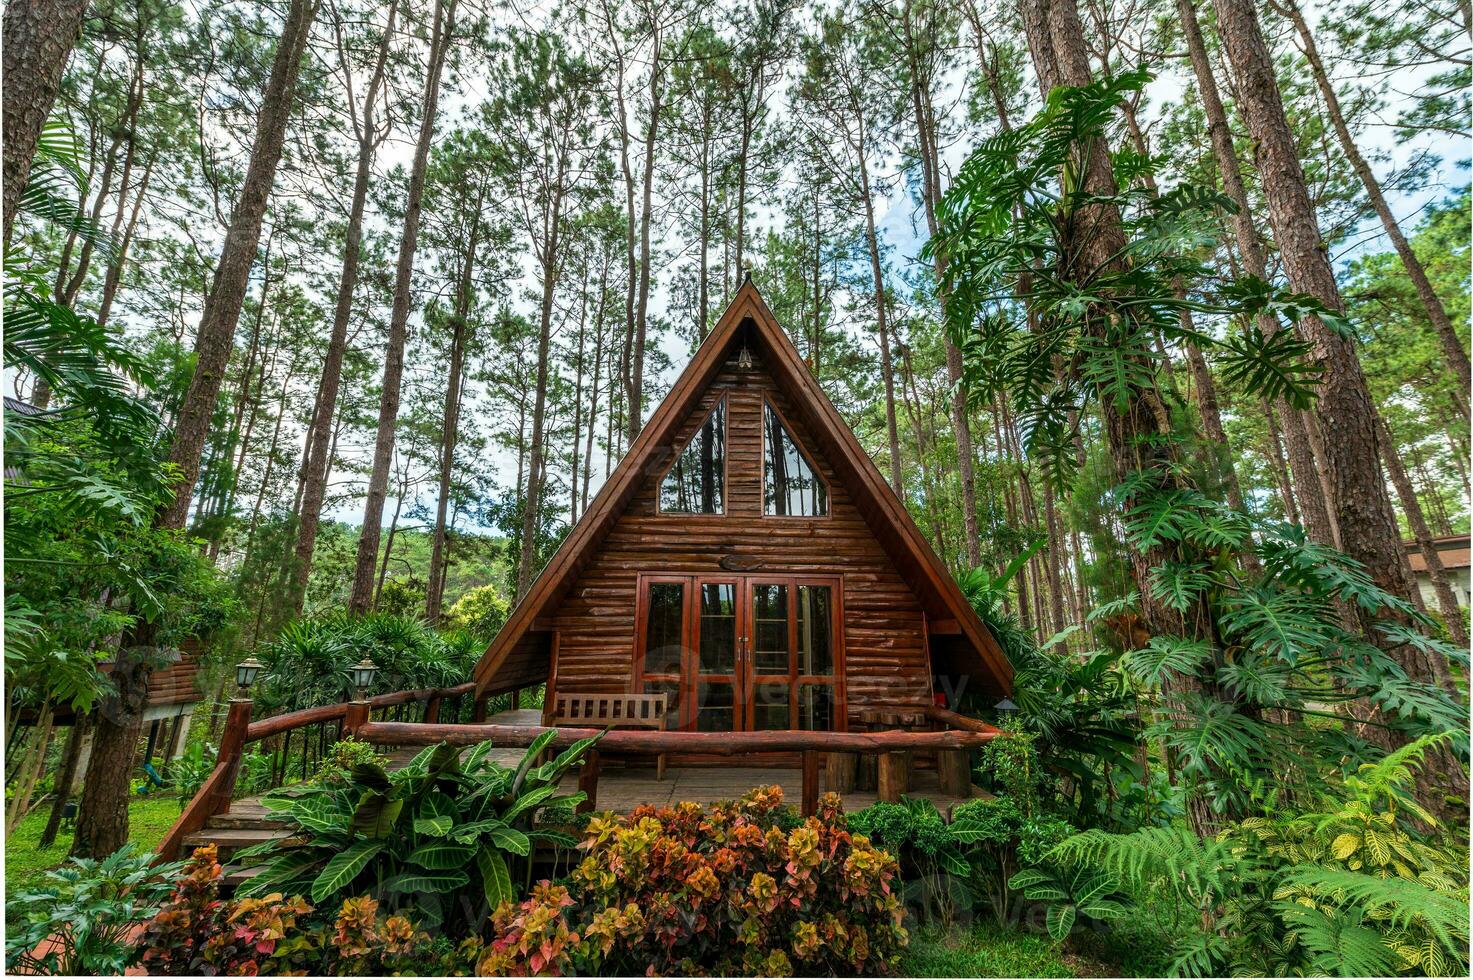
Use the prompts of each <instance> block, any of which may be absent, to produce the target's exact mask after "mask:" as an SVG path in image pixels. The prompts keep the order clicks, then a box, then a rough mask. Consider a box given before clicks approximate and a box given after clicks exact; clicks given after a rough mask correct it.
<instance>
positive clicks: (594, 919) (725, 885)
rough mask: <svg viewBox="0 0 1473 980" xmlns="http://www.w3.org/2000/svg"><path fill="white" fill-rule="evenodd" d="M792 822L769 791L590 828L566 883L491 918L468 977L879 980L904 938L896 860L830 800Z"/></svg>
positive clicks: (639, 812) (542, 888)
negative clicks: (828, 978)
mask: <svg viewBox="0 0 1473 980" xmlns="http://www.w3.org/2000/svg"><path fill="white" fill-rule="evenodd" d="M793 823H795V820H794V817H793V814H792V813H791V811H790V809H789V808H786V807H783V806H782V791H781V790H780V789H778V788H777V787H772V788H770V789H765V790H762V789H759V790H753V791H752V792H751V793H749V794H747V795H746V796H745V797H743V798H742V799H741V800H740V801H738V802H736V803H721V804H716V805H714V806H712V807H709V808H706V809H703V808H701V807H700V806H698V805H696V804H693V803H679V804H676V805H675V806H672V807H654V806H642V807H638V808H636V809H635V810H634V811H633V812H632V813H631V814H630V815H629V816H628V817H623V818H615V817H606V816H599V817H595V818H593V819H592V820H590V821H589V823H588V826H587V828H586V830H585V832H584V838H583V841H582V842H581V843H580V844H579V847H580V849H582V850H583V851H584V852H585V856H584V858H583V860H582V862H581V863H580V864H579V865H578V866H577V868H575V869H574V871H573V873H572V874H571V875H570V876H569V877H568V879H567V880H566V884H559V885H553V884H551V883H549V882H543V883H541V884H539V885H538V886H537V887H536V888H535V889H533V892H532V896H531V897H530V898H529V899H528V900H527V901H526V902H523V903H522V904H521V905H517V904H515V903H512V902H507V903H505V904H503V905H501V906H500V908H498V909H497V911H496V914H495V916H494V917H493V918H492V927H493V930H494V936H493V938H492V941H491V943H490V944H489V945H488V946H487V948H486V952H485V955H484V956H483V957H482V958H481V961H480V963H479V964H478V970H477V972H478V973H479V974H481V975H483V976H510V975H517V974H523V973H552V974H568V973H572V972H574V971H576V972H579V973H587V974H601V975H632V974H636V973H641V974H645V973H647V974H659V975H671V974H684V975H689V974H696V973H709V974H712V975H720V976H732V975H745V976H753V975H756V976H793V975H810V974H812V975H838V976H863V975H868V974H873V973H881V972H886V971H887V970H888V969H890V968H891V967H892V965H893V964H894V962H895V958H896V957H897V955H898V954H899V953H900V951H901V949H902V948H903V947H904V946H905V943H906V940H907V934H906V930H905V929H904V928H903V927H902V926H901V924H900V923H901V918H902V916H903V914H904V910H903V908H902V906H901V903H900V901H899V899H898V898H897V897H896V895H895V894H893V892H892V888H891V883H892V882H893V881H894V879H895V875H896V864H895V859H894V858H892V857H890V856H889V855H888V854H886V853H885V852H883V851H879V850H876V849H875V848H874V847H873V846H871V844H870V843H869V841H867V840H866V839H865V838H864V837H863V836H862V835H860V834H858V833H857V832H851V831H849V830H847V829H846V828H845V820H844V814H843V811H842V809H841V808H840V806H839V800H838V797H837V796H834V795H833V794H828V795H826V796H825V797H824V798H823V799H822V800H821V801H820V803H819V809H818V813H817V814H816V815H815V816H813V817H810V818H808V819H807V820H803V821H801V822H797V825H796V826H790V825H792V824H793Z"/></svg>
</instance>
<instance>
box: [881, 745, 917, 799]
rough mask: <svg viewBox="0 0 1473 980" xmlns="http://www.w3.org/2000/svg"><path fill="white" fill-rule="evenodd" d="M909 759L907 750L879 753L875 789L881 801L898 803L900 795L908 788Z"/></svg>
mask: <svg viewBox="0 0 1473 980" xmlns="http://www.w3.org/2000/svg"><path fill="white" fill-rule="evenodd" d="M910 760H911V755H910V753H909V752H882V753H881V754H880V764H879V778H878V780H877V783H876V787H875V791H876V793H878V795H879V797H880V800H881V801H882V802H885V803H899V802H900V797H901V796H902V795H904V794H905V793H906V792H908V791H909V790H910Z"/></svg>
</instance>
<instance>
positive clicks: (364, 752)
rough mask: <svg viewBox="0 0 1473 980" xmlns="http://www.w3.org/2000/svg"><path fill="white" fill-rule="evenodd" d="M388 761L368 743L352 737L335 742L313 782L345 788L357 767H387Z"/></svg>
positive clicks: (319, 766) (317, 770)
mask: <svg viewBox="0 0 1473 980" xmlns="http://www.w3.org/2000/svg"><path fill="white" fill-rule="evenodd" d="M387 762H388V760H387V759H386V758H385V757H384V755H383V754H382V753H380V752H379V750H378V749H376V748H374V747H373V746H372V745H370V744H369V743H368V742H360V741H358V740H357V739H356V738H353V737H352V736H351V735H350V736H348V737H347V738H343V739H339V740H338V741H336V742H334V743H333V745H332V748H331V749H329V750H328V753H327V757H326V758H325V759H323V760H322V761H321V762H320V763H318V764H317V769H316V770H315V771H314V772H313V773H312V780H313V781H314V782H317V783H322V784H324V785H328V786H344V785H347V783H348V782H349V781H350V780H351V779H352V775H353V769H354V768H355V767H357V766H379V767H380V768H383V767H385V766H386V764H387Z"/></svg>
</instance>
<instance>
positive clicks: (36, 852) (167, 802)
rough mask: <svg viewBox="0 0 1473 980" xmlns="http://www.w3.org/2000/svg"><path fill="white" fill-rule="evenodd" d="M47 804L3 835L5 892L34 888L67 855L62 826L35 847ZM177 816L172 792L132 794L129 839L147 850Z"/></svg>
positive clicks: (67, 838)
mask: <svg viewBox="0 0 1473 980" xmlns="http://www.w3.org/2000/svg"><path fill="white" fill-rule="evenodd" d="M50 813H51V807H50V805H49V804H47V805H45V806H39V807H37V808H35V809H34V810H32V811H31V812H30V813H28V814H26V816H25V819H24V820H22V821H21V822H20V826H18V827H16V828H15V833H13V834H11V835H10V836H9V837H7V838H6V839H5V892H6V894H7V895H13V894H15V893H16V892H17V891H22V890H25V889H27V888H33V887H35V886H37V885H39V884H41V881H42V877H41V876H42V875H43V874H44V873H45V872H47V871H49V870H51V869H52V868H54V867H56V866H57V865H59V864H61V863H62V862H64V861H65V860H66V859H67V854H68V853H69V852H70V851H71V849H72V832H71V831H70V830H68V829H66V828H65V827H63V828H62V831H61V833H59V834H57V835H56V840H55V841H54V842H53V843H52V845H51V846H50V847H48V848H46V849H45V850H41V849H40V848H39V847H37V844H38V843H39V842H40V840H41V831H42V830H44V829H46V818H47V817H48V816H50ZM177 819H179V800H178V799H177V798H176V797H174V796H152V795H150V796H135V797H134V798H133V800H132V802H131V803H129V805H128V839H129V840H132V841H136V842H137V843H138V846H139V847H140V848H141V849H143V850H147V851H151V850H153V849H154V848H155V847H157V846H158V843H159V841H161V840H163V838H164V834H166V833H168V831H169V828H170V827H172V826H173V825H174V821H175V820H177Z"/></svg>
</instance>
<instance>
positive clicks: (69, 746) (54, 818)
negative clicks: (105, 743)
mask: <svg viewBox="0 0 1473 980" xmlns="http://www.w3.org/2000/svg"><path fill="white" fill-rule="evenodd" d="M89 717H90V716H88V715H84V714H80V713H79V714H77V715H75V716H74V717H73V718H72V730H71V733H70V734H69V735H67V740H66V748H65V749H63V750H62V756H61V769H60V770H58V772H57V774H56V784H55V786H54V787H53V789H52V800H51V814H50V816H48V817H47V818H46V829H44V830H42V831H41V839H40V840H39V841H37V843H36V847H37V849H39V850H42V851H44V850H46V849H47V848H48V847H50V846H51V845H52V844H55V843H56V835H57V833H58V832H59V831H60V830H61V821H62V817H63V816H65V814H66V807H67V803H68V802H69V801H70V800H71V798H72V784H73V783H75V782H76V781H77V762H78V761H79V760H80V758H81V755H82V742H83V741H84V740H85V739H86V737H87V721H88V718H89Z"/></svg>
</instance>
